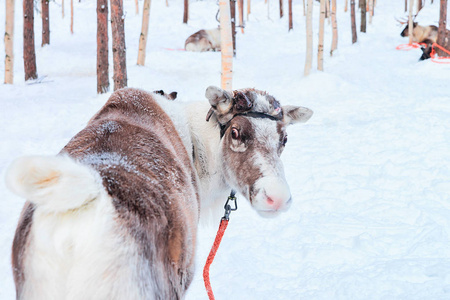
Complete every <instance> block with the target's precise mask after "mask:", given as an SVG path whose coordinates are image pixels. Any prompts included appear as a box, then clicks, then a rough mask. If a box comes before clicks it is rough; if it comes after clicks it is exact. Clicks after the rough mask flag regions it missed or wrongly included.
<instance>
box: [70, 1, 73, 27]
mask: <svg viewBox="0 0 450 300" xmlns="http://www.w3.org/2000/svg"><path fill="white" fill-rule="evenodd" d="M70 33H71V34H73V0H70Z"/></svg>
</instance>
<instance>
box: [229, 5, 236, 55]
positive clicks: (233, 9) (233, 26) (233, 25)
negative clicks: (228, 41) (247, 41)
mask: <svg viewBox="0 0 450 300" xmlns="http://www.w3.org/2000/svg"><path fill="white" fill-rule="evenodd" d="M229 1H230V14H231V36H232V39H233V56H236V1H235V0H229Z"/></svg>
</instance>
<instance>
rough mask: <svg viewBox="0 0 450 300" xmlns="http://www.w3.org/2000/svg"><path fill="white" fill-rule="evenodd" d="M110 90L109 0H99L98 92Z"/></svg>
mask: <svg viewBox="0 0 450 300" xmlns="http://www.w3.org/2000/svg"><path fill="white" fill-rule="evenodd" d="M108 91H109V62H108V0H97V93H98V94H103V93H107V92H108Z"/></svg>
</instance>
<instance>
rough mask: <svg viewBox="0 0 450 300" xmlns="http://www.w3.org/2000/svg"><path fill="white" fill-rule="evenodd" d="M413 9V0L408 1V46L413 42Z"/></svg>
mask: <svg viewBox="0 0 450 300" xmlns="http://www.w3.org/2000/svg"><path fill="white" fill-rule="evenodd" d="M413 7H414V0H410V1H409V23H408V36H409V44H412V42H413V29H414V26H413V18H412V13H413Z"/></svg>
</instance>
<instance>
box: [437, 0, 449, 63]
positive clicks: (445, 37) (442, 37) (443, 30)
mask: <svg viewBox="0 0 450 300" xmlns="http://www.w3.org/2000/svg"><path fill="white" fill-rule="evenodd" d="M437 44H438V45H440V46H442V47H444V48H445V49H447V50H450V30H447V0H441V5H440V13H439V29H438V38H437ZM436 52H437V54H438V55H439V56H442V57H444V56H450V55H449V54H448V53H446V52H445V51H443V50H441V49H439V48H437V49H436Z"/></svg>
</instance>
